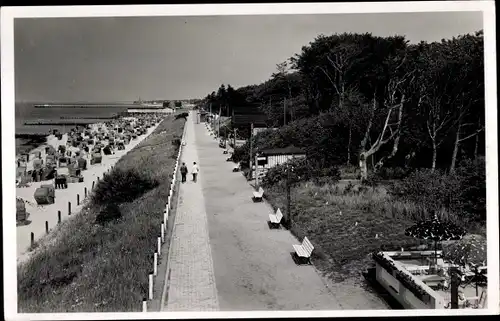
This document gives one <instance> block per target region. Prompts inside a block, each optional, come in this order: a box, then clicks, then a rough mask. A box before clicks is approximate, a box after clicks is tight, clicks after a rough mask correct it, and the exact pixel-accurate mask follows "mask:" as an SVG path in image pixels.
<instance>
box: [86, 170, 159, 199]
mask: <svg viewBox="0 0 500 321" xmlns="http://www.w3.org/2000/svg"><path fill="white" fill-rule="evenodd" d="M156 186H158V182H157V181H155V180H153V179H151V178H149V177H144V176H143V175H141V174H139V173H138V172H136V171H135V170H122V169H118V168H115V169H114V170H113V171H111V173H110V174H109V175H106V176H105V177H104V178H103V180H101V181H100V182H99V183H98V184H97V186H96V189H95V191H94V194H93V195H92V203H94V204H96V205H106V204H119V203H123V202H130V201H132V200H134V199H135V198H137V197H139V196H140V195H142V194H143V193H145V192H147V191H148V190H150V189H153V188H155V187H156Z"/></svg>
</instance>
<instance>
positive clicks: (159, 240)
mask: <svg viewBox="0 0 500 321" xmlns="http://www.w3.org/2000/svg"><path fill="white" fill-rule="evenodd" d="M162 226H163V224H162ZM162 232H163V229H162ZM161 240H162V237H160V236H158V255H159V256H160V257H161Z"/></svg>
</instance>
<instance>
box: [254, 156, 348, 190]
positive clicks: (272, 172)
mask: <svg viewBox="0 0 500 321" xmlns="http://www.w3.org/2000/svg"><path fill="white" fill-rule="evenodd" d="M288 166H292V168H293V170H292V171H291V172H290V179H291V181H292V182H294V183H297V182H301V181H308V180H312V181H314V182H315V183H335V182H337V181H338V180H339V178H340V171H339V170H338V168H337V167H333V166H330V167H326V168H321V167H320V166H319V165H318V164H317V163H313V162H310V161H308V160H307V159H306V158H294V159H291V160H289V161H287V162H286V163H283V164H280V165H277V166H275V167H273V168H270V169H269V170H268V171H267V173H266V176H265V177H264V179H263V184H264V185H267V186H270V185H275V184H278V183H279V182H281V181H284V180H286V179H287V177H288V174H287V172H286V169H287V168H288Z"/></svg>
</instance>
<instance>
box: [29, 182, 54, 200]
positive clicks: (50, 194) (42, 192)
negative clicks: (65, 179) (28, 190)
mask: <svg viewBox="0 0 500 321" xmlns="http://www.w3.org/2000/svg"><path fill="white" fill-rule="evenodd" d="M34 198H35V201H36V203H37V204H38V205H47V204H54V201H55V198H56V194H55V190H54V186H53V185H42V186H40V187H39V188H37V189H36V190H35V194H34Z"/></svg>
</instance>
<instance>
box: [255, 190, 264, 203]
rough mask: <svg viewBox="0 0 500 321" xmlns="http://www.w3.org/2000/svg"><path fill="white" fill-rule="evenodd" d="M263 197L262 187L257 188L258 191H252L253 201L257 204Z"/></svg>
mask: <svg viewBox="0 0 500 321" xmlns="http://www.w3.org/2000/svg"><path fill="white" fill-rule="evenodd" d="M263 196H264V190H263V189H262V187H259V190H258V191H253V199H254V200H255V201H257V202H260V201H262V197H263Z"/></svg>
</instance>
